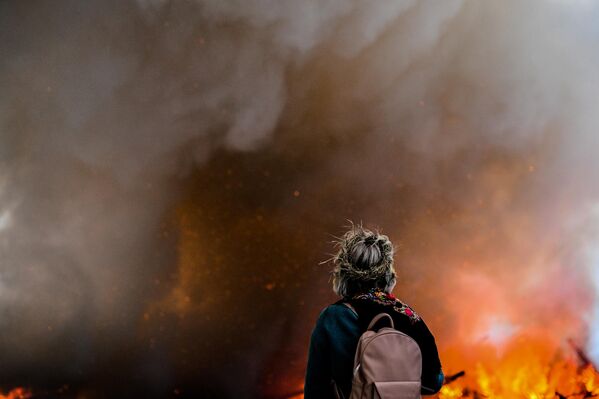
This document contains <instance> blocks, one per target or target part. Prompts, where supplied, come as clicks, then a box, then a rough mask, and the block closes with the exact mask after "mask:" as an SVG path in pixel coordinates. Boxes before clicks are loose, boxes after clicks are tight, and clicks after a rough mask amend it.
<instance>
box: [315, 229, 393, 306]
mask: <svg viewBox="0 0 599 399" xmlns="http://www.w3.org/2000/svg"><path fill="white" fill-rule="evenodd" d="M350 223H351V226H350V229H349V230H348V231H347V232H346V233H345V234H343V236H342V237H340V238H337V240H335V241H334V244H335V247H336V248H337V249H338V250H337V253H336V254H335V255H334V256H333V258H331V259H329V260H327V261H331V260H332V261H333V264H334V268H333V270H332V272H331V274H332V276H333V291H335V293H336V294H337V295H339V296H342V297H349V296H353V295H355V294H359V293H362V292H366V291H368V290H370V289H372V288H380V289H382V290H383V291H386V292H390V291H391V290H392V289H393V286H394V285H395V282H396V276H395V268H394V267H393V254H394V251H395V249H394V247H393V244H392V243H391V240H389V237H387V236H386V235H384V234H380V233H379V231H378V230H375V231H371V230H368V229H366V228H364V227H363V226H362V224H361V223H360V224H357V225H356V224H354V223H353V222H351V221H350ZM327 261H325V262H327Z"/></svg>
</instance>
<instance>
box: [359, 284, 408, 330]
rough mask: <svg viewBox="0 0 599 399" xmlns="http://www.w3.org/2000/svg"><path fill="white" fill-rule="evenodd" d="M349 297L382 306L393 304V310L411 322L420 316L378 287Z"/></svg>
mask: <svg viewBox="0 0 599 399" xmlns="http://www.w3.org/2000/svg"><path fill="white" fill-rule="evenodd" d="M351 299H355V300H361V301H369V302H374V303H378V304H380V305H383V306H393V310H395V311H396V312H398V313H401V314H403V315H404V316H407V317H408V318H409V319H410V321H411V322H412V323H415V322H417V321H418V320H420V316H418V314H417V313H416V312H415V311H414V309H412V308H411V307H410V306H408V305H407V304H405V303H403V302H402V301H400V300H399V299H397V298H396V297H395V295H393V294H389V293H387V292H384V291H383V290H381V289H379V288H373V289H371V290H370V291H368V292H366V293H363V294H358V295H355V296H353V297H352V298H351Z"/></svg>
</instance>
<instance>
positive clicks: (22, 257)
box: [0, 0, 599, 396]
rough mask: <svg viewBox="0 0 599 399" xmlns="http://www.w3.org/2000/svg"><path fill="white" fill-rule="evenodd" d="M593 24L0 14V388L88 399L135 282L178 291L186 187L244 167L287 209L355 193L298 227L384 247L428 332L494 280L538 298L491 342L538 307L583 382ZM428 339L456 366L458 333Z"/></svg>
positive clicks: (122, 333) (312, 13)
mask: <svg viewBox="0 0 599 399" xmlns="http://www.w3.org/2000/svg"><path fill="white" fill-rule="evenodd" d="M597 17H599V7H598V6H597V5H596V4H595V3H593V2H589V1H573V2H565V1H557V0H545V1H541V0H538V1H521V0H513V1H511V0H510V1H505V0H496V1H484V2H481V1H474V0H472V1H465V0H464V1H461V0H447V1H443V2H438V1H433V0H420V1H415V0H409V1H408V0H404V1H383V0H381V1H374V2H365V1H358V0H355V1H349V0H326V1H322V0H320V1H316V0H299V1H297V0H288V1H287V0H284V1H265V0H236V1H221V0H214V1H201V0H197V1H186V2H183V1H166V0H153V1H141V0H140V1H138V2H131V1H120V0H119V1H116V0H115V1H85V2H81V1H58V2H57V1H45V2H19V1H4V2H2V3H0V90H1V91H0V129H1V130H0V254H1V257H0V329H1V330H2V336H1V338H0V353H1V354H2V362H1V364H0V376H10V377H11V378H15V379H16V380H19V381H21V380H23V378H20V376H22V375H27V374H28V372H30V371H31V370H32V369H33V370H36V371H39V372H40V373H42V375H44V374H43V373H45V372H46V371H47V370H48V369H51V370H52V373H54V374H55V377H56V379H57V380H61V379H62V380H69V379H74V378H79V379H80V380H85V379H86V378H94V377H91V376H90V375H91V374H90V373H98V371H97V369H98V368H99V367H103V366H101V364H102V362H110V361H111V359H113V357H112V356H116V354H117V353H119V351H120V350H123V349H124V350H125V351H126V352H130V351H135V349H132V348H133V347H135V346H136V343H135V342H137V339H138V335H137V333H138V325H139V323H140V320H142V315H143V314H144V312H145V310H146V309H147V307H148V304H149V303H153V302H155V301H158V302H159V301H160V300H161V298H163V297H164V296H165V295H168V292H169V290H170V289H171V288H172V287H169V286H168V284H162V285H161V286H160V287H159V288H156V283H155V282H156V281H165V280H169V278H171V277H169V276H172V275H173V273H176V271H177V262H178V259H177V254H176V244H175V239H174V238H173V237H175V236H176V232H173V231H172V230H176V228H173V226H172V224H171V222H172V220H173V217H174V216H173V215H174V213H175V210H176V207H177V206H178V204H179V201H180V200H181V198H184V197H185V195H186V194H185V193H186V191H187V188H186V182H188V181H189V180H188V179H189V177H190V176H195V175H202V173H208V172H206V170H208V169H204V168H206V165H207V164H208V163H209V162H211V160H213V159H214V158H215V157H218V156H223V155H222V154H238V155H239V156H240V157H242V156H247V154H260V153H262V152H264V153H269V154H282V156H283V157H285V159H287V160H289V161H288V162H289V163H291V162H294V164H293V165H292V166H289V165H290V164H286V165H287V166H286V167H287V168H288V169H289V170H291V169H293V170H299V171H305V172H304V173H303V174H302V173H300V174H299V175H293V174H292V173H291V172H290V173H289V176H292V175H293V176H294V177H293V179H294V184H295V185H296V186H297V187H307V188H309V189H307V190H308V191H309V190H310V189H311V190H314V191H321V192H322V193H327V192H332V193H339V192H342V193H346V194H348V195H349V196H351V195H356V196H358V194H356V192H360V193H363V194H359V198H360V200H359V201H358V204H363V205H364V204H369V207H368V209H367V210H364V211H360V212H354V213H351V212H345V211H341V210H339V209H340V208H338V207H336V206H335V205H333V204H336V203H338V202H339V201H343V199H339V197H336V198H320V201H313V202H309V203H305V204H304V205H302V207H303V208H302V209H304V210H305V213H304V215H312V216H307V217H306V218H303V219H302V218H300V217H298V218H297V219H295V220H296V221H299V222H302V221H304V222H305V221H310V220H312V219H311V218H313V219H314V220H313V221H315V220H316V219H318V215H321V214H323V213H325V212H328V213H329V214H328V216H327V217H329V218H331V219H334V220H337V221H338V222H336V225H339V224H341V223H342V222H343V219H344V218H345V217H347V216H350V215H351V216H360V217H363V218H364V219H365V220H366V219H368V220H373V221H374V222H375V223H379V224H383V225H385V228H386V229H387V230H390V231H389V233H391V235H392V236H394V235H397V236H401V237H402V239H403V240H404V241H405V244H406V246H407V248H408V249H410V248H411V251H412V252H411V255H410V253H408V254H407V255H406V265H412V267H413V269H412V270H413V271H412V272H410V271H409V270H408V271H406V272H405V275H407V276H408V277H411V278H413V281H414V285H413V286H410V285H409V284H407V283H406V290H407V291H406V292H407V295H408V296H409V295H412V296H413V297H414V298H416V297H419V298H422V299H420V303H419V304H420V306H421V308H423V309H424V311H425V313H426V311H427V309H428V310H430V312H431V313H432V312H433V309H437V308H436V307H435V305H432V304H433V303H440V302H443V301H444V298H446V297H450V296H452V295H453V294H452V292H455V290H456V289H457V288H456V287H461V288H463V289H464V290H466V291H468V290H471V289H472V285H476V284H479V285H480V286H484V284H487V283H488V281H489V280H493V281H495V283H493V284H497V286H499V287H510V289H511V290H512V291H511V293H514V292H516V293H518V294H519V295H523V296H527V295H530V296H537V295H546V296H547V297H546V298H545V299H544V300H543V301H541V300H540V299H539V300H533V301H530V302H529V305H528V306H530V308H528V309H526V310H527V316H526V317H528V318H530V317H529V316H530V314H537V315H539V316H538V318H534V319H535V320H536V322H535V321H530V320H528V319H527V320H528V321H525V320H524V319H525V317H524V316H522V315H515V316H513V317H512V316H510V317H509V324H510V328H519V327H518V326H519V324H518V323H521V324H522V325H524V324H525V323H532V324H534V323H538V324H543V323H547V324H548V325H549V326H552V325H553V324H551V323H552V321H551V318H552V316H551V314H550V313H549V312H550V310H549V309H552V307H554V306H555V307H557V308H559V309H560V311H561V310H565V311H567V312H569V314H570V315H569V316H568V317H567V320H568V321H571V323H570V325H569V326H568V327H564V331H565V333H564V334H569V335H571V336H576V337H578V338H580V339H588V340H589V341H588V342H590V343H591V345H590V347H589V350H590V351H591V352H592V353H593V354H594V356H595V359H596V360H597V361H599V337H598V336H589V337H587V336H586V335H585V334H586V333H587V331H588V330H587V329H586V328H585V326H587V325H591V324H592V325H594V326H596V327H595V328H594V331H599V327H597V325H599V318H598V317H597V313H598V312H597V311H595V312H594V313H593V312H592V311H591V310H592V307H591V305H590V304H591V303H593V301H594V302H597V299H595V298H596V297H595V292H599V283H597V278H595V280H592V279H587V277H588V276H597V274H598V273H597V271H596V270H597V264H596V260H595V263H594V264H593V262H592V261H589V260H588V259H589V257H588V256H587V255H588V253H589V252H593V248H596V247H597V245H598V244H597V241H596V229H595V227H596V207H597V203H598V202H599V180H598V176H597V171H598V170H599V158H598V157H597V155H596V153H597V150H599V134H598V133H597V131H596V129H597V126H598V122H599V114H598V113H597V101H598V95H599V74H598V73H597V71H598V70H599V69H598V68H599V52H598V51H597V50H598V49H599V30H597V28H596V21H597ZM298 154H310V155H309V156H306V157H303V155H302V156H299V155H298ZM229 156H232V157H233V159H235V155H229ZM273 156H274V155H273ZM217 165H218V164H217ZM244 165H246V164H244ZM246 166H247V165H246ZM211 168H212V169H209V170H210V171H212V172H214V173H215V176H216V175H217V174H216V173H217V172H219V169H218V168H215V167H211ZM332 182H333V183H332ZM334 182H337V183H334ZM219 184H220V183H219V182H216V183H213V186H212V187H216V186H218V185H219ZM223 184H224V182H223ZM248 184H250V185H251V184H253V183H252V182H249V183H248ZM334 184H339V185H340V186H342V187H344V188H343V189H341V190H340V191H334V190H335V189H334V188H333V186H332V185H334ZM275 185H276V184H275ZM280 185H281V186H283V185H284V182H280ZM196 189H197V188H196ZM199 190H201V188H199ZM206 190H208V189H206ZM352 193H353V194H352ZM298 194H299V195H302V196H303V195H304V192H303V191H302V192H301V194H300V193H298ZM256 195H257V196H259V195H266V194H265V193H264V192H263V191H257V192H256ZM300 198H303V197H300ZM313 198H315V197H313ZM346 198H349V197H346ZM356 198H357V197H356ZM352 200H353V199H352ZM292 201H295V198H293V197H290V198H285V199H280V200H278V201H277V202H276V204H274V205H273V206H272V207H271V208H269V209H267V210H266V212H267V213H268V212H269V211H271V212H272V213H273V214H278V213H280V212H285V211H284V210H283V209H284V208H285V207H290V206H292V205H290V204H292V203H293V202H292ZM348 206H349V205H348ZM593 209H595V211H593ZM404 210H408V213H411V216H408V215H406V214H404V213H402V212H404ZM208 212H209V210H208ZM290 212H291V213H293V214H295V215H300V214H302V213H301V211H298V210H291V211H290ZM593 212H595V216H593ZM313 215H316V216H313ZM426 215H429V216H430V215H433V216H430V218H428V219H427V217H428V216H426ZM435 215H436V216H435ZM439 215H442V217H440V216H439ZM421 216H422V217H421ZM217 217H218V215H217ZM405 220H409V221H411V222H414V224H411V225H407V224H406V225H402V223H403V222H402V221H405ZM289 223H293V222H289ZM231 225H234V223H233V222H231ZM282 225H283V226H285V224H284V223H283V224H282ZM297 227H298V226H297V225H295V226H294V227H293V228H297ZM286 228H289V230H291V227H289V226H287V227H286ZM327 228H328V227H327ZM394 229H395V230H394ZM482 232H484V234H483V233H482ZM483 236H484V237H483ZM322 237H326V236H325V235H324V231H323V235H322ZM431 247H432V248H431ZM426 248H429V249H426ZM469 251H470V252H469ZM425 253H428V254H430V253H434V256H433V255H430V256H429V257H428V258H427V257H426V256H423V257H422V258H420V259H421V263H420V264H419V262H418V258H419V255H422V254H425ZM469 253H476V255H472V259H470V258H469V256H470V255H468V254H469ZM464 254H466V255H464ZM250 256H251V255H250ZM448 258H451V259H453V260H452V261H450V262H446V261H445V260H446V259H448ZM458 259H460V260H459V261H458ZM468 259H470V260H468ZM479 261H481V262H482V261H484V263H485V264H481V263H480V262H479ZM427 262H428V263H427ZM425 263H426V264H425ZM479 274H480V275H479ZM564 274H567V276H568V277H567V278H566V279H564V278H563V275H564ZM473 276H474V277H473ZM171 279H172V278H171ZM431 281H432V282H433V284H436V285H439V286H440V285H442V286H443V287H444V288H443V289H439V290H437V291H435V292H433V293H431V292H430V290H425V289H424V288H423V286H424V285H425V282H431ZM564 281H565V282H564ZM591 281H595V283H594V284H595V285H594V286H593V284H592V283H591ZM171 282H172V281H171ZM558 283H561V284H558ZM173 284H175V283H173ZM489 284H490V283H489ZM554 284H555V285H554ZM165 285H166V286H165ZM410 287H413V288H410ZM410 290H412V291H410ZM411 292H412V294H410V293H411ZM414 292H415V294H414ZM475 293H476V290H475V289H472V290H471V296H467V298H468V300H471V298H472V295H474V294H475ZM497 295H498V297H501V298H503V299H497V298H495V299H494V301H495V300H496V301H499V302H501V301H507V299H506V298H508V297H509V295H510V294H509V293H508V292H505V293H504V294H497ZM312 301H313V302H314V306H316V304H319V305H318V306H320V304H322V300H318V299H317V298H313V299H312ZM447 302H448V304H447V307H448V308H450V306H449V305H451V301H450V300H448V301H447ZM440 306H441V307H442V308H443V306H444V305H440ZM560 306H561V307H560ZM596 307H597V306H596ZM498 308H502V306H499V307H498ZM493 310H497V309H495V308H493V309H489V311H491V312H492V311H493ZM304 313H305V311H304ZM593 314H594V316H593ZM312 317H313V314H312V313H310V316H309V320H308V322H306V319H302V320H303V323H304V325H308V324H309V323H310V322H311V321H312ZM447 318H448V319H449V318H452V321H451V322H450V325H451V326H452V328H454V330H453V332H449V331H448V332H446V333H445V332H443V331H441V332H440V333H439V334H440V335H441V336H446V337H447V338H446V339H447V342H453V341H452V336H453V334H457V333H456V331H460V328H466V327H463V326H462V327H461V326H460V323H459V317H456V318H453V317H452V315H451V313H449V316H447ZM456 320H457V321H456ZM447 321H448V320H445V319H438V320H437V321H436V322H435V321H433V325H435V326H439V327H440V326H442V325H443V323H445V322H447ZM500 322H502V321H500ZM306 323H307V324H306ZM481 323H483V321H481ZM483 324H484V323H483ZM491 327H492V326H491ZM491 327H489V328H491ZM306 328H307V327H303V328H301V329H299V331H300V333H302V334H303V333H305V330H306ZM469 328H470V327H469ZM483 330H484V328H483ZM198 334H200V335H201V331H199V332H198ZM481 334H482V332H481ZM301 338H302V339H304V338H305V334H304V335H301ZM298 339H299V338H298ZM302 345H303V341H302V342H299V347H300V349H298V350H297V353H302V352H301V350H303V347H302ZM138 349H139V348H138ZM139 351H141V352H142V353H143V348H142V349H139ZM248 352H251V349H248ZM136 353H137V352H136ZM131 356H132V357H135V356H136V355H131ZM131 361H132V362H134V361H135V360H131ZM240 362H241V363H243V362H242V361H240ZM99 364H100V366H99ZM243 364H244V365H245V366H247V364H245V363H243ZM152 370H154V369H152ZM161 370H162V369H159V371H158V372H155V371H150V372H148V373H149V374H147V375H148V376H150V375H151V376H154V374H152V373H158V374H160V373H161V372H162V371H161ZM165 373H166V371H165ZM54 374H53V375H54ZM29 375H31V373H29ZM94 375H96V374H94ZM88 376H89V377H88ZM31 378H32V381H33V383H39V380H35V379H34V378H33V377H31ZM98 378H100V377H98ZM141 378H146V377H144V376H142V377H141ZM148 378H149V377H148ZM164 378H167V377H164ZM253 383H254V380H251V381H245V382H242V383H240V384H239V385H237V386H227V387H226V388H223V389H224V390H225V391H223V392H226V393H227V394H229V395H231V396H236V395H241V394H245V395H247V394H248V392H253V391H252V388H251V387H250V386H249V385H251V384H253ZM244 384H245V385H244ZM223 385H227V384H225V383H223Z"/></svg>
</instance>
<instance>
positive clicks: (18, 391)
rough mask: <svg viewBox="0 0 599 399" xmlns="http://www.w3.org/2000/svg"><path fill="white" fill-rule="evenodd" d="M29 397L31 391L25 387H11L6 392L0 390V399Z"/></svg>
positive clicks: (23, 398)
mask: <svg viewBox="0 0 599 399" xmlns="http://www.w3.org/2000/svg"><path fill="white" fill-rule="evenodd" d="M31 397H32V394H31V391H30V390H28V389H25V388H13V389H11V390H10V391H9V392H8V393H6V394H3V393H1V392H0V399H28V398H31Z"/></svg>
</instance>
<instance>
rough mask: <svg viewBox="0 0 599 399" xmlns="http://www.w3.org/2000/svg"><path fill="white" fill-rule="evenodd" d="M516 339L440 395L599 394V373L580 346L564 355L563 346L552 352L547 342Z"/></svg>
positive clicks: (533, 397)
mask: <svg viewBox="0 0 599 399" xmlns="http://www.w3.org/2000/svg"><path fill="white" fill-rule="evenodd" d="M514 343H515V345H513V346H511V348H510V349H509V350H508V351H507V352H506V353H504V354H503V356H501V357H500V358H499V359H498V361H496V362H494V361H487V362H482V361H481V362H479V363H477V364H476V365H475V367H474V368H473V369H472V370H469V371H467V372H466V375H465V377H464V378H463V379H462V378H460V379H456V380H455V381H450V382H449V383H448V384H446V385H444V386H443V388H442V389H441V392H440V393H439V398H440V399H455V398H480V397H486V398H508V399H509V398H528V399H542V398H543V399H544V398H589V397H593V396H597V395H599V373H598V372H597V370H596V369H595V366H594V365H593V364H592V363H591V362H590V361H589V360H588V358H586V356H585V355H584V354H583V353H582V352H581V351H580V350H578V349H577V350H576V351H577V352H578V359H576V358H575V357H572V356H569V357H568V356H565V355H563V352H564V350H562V349H558V350H556V351H554V353H553V355H551V356H548V354H549V352H548V351H547V350H546V349H547V347H544V345H545V343H543V342H539V341H531V340H516V342H514ZM571 352H572V351H571Z"/></svg>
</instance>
